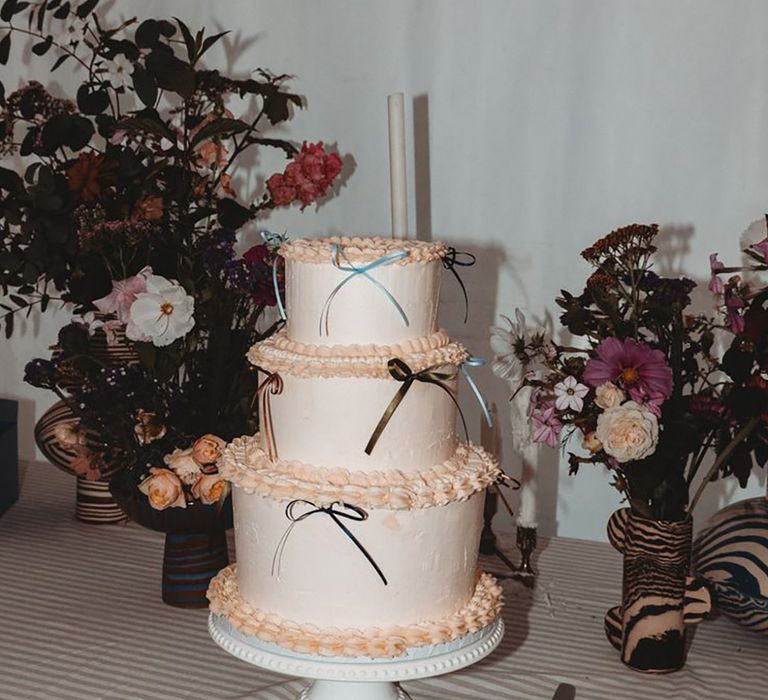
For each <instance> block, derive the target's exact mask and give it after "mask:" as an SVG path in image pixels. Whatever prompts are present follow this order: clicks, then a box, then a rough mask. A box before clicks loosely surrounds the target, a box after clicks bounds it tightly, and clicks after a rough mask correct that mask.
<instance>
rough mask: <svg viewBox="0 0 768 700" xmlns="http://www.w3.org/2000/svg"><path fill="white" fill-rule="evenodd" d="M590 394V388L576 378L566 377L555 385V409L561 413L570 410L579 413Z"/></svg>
mask: <svg viewBox="0 0 768 700" xmlns="http://www.w3.org/2000/svg"><path fill="white" fill-rule="evenodd" d="M588 393H589V387H586V386H584V385H583V384H580V383H579V382H578V381H577V380H576V377H570V376H569V377H566V378H565V379H563V381H562V382H560V383H558V384H555V396H556V397H557V398H556V399H555V408H557V409H558V410H559V411H567V410H568V409H570V410H572V411H575V412H576V413H579V412H580V411H581V409H582V408H584V397H585V396H586V395H587V394H588Z"/></svg>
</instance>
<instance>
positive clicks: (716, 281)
mask: <svg viewBox="0 0 768 700" xmlns="http://www.w3.org/2000/svg"><path fill="white" fill-rule="evenodd" d="M724 267H725V265H723V263H721V262H720V261H719V260H718V259H717V253H712V254H711V255H710V256H709V270H710V273H711V277H710V278H709V291H710V292H712V293H713V294H722V293H723V292H724V291H725V285H724V284H723V280H721V279H720V277H718V275H717V273H718V272H719V271H720V270H722V269H723V268H724Z"/></svg>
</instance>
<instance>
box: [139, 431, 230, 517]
mask: <svg viewBox="0 0 768 700" xmlns="http://www.w3.org/2000/svg"><path fill="white" fill-rule="evenodd" d="M226 444H227V443H226V442H225V441H224V440H222V439H221V438H220V437H217V436H216V435H210V434H208V435H203V436H202V437H200V438H198V439H197V440H196V441H195V443H194V444H193V445H192V447H188V448H187V449H185V450H182V449H175V450H174V451H173V452H172V453H171V454H169V455H166V456H165V458H164V461H165V463H166V465H167V466H168V468H167V469H164V468H161V467H151V468H150V470H149V476H148V477H146V478H145V479H144V480H143V481H142V482H141V483H140V484H139V491H141V492H142V493H144V494H146V495H147V498H148V499H149V504H150V505H151V506H152V507H153V508H155V509H157V510H164V509H165V508H186V507H187V499H188V498H189V497H191V499H192V500H193V501H199V502H200V503H203V504H211V503H219V502H221V501H223V500H224V498H226V496H227V494H228V493H229V482H228V481H226V480H225V479H223V478H222V477H221V476H219V470H218V466H217V464H218V461H219V459H220V458H221V454H222V450H223V449H224V446H225V445H226Z"/></svg>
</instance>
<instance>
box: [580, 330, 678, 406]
mask: <svg viewBox="0 0 768 700" xmlns="http://www.w3.org/2000/svg"><path fill="white" fill-rule="evenodd" d="M595 352H596V355H597V356H596V357H593V358H592V359H591V360H590V361H589V362H587V366H586V368H585V369H584V376H583V377H582V379H583V380H584V381H585V382H586V383H587V384H589V385H590V386H593V387H598V386H600V385H601V384H604V383H605V382H614V383H616V382H618V383H619V384H620V385H621V386H623V387H624V389H625V390H626V391H628V392H629V395H630V397H631V398H632V400H633V401H637V402H638V403H642V404H649V406H648V408H649V409H650V410H654V408H653V406H655V408H656V410H658V409H659V407H660V406H661V404H662V403H664V401H665V400H666V399H667V398H668V397H669V395H670V394H671V393H672V370H671V369H670V368H669V367H668V366H667V362H666V359H665V357H664V353H663V352H661V350H654V349H653V348H651V347H649V346H648V345H646V344H645V343H640V342H638V341H636V340H632V339H631V338H629V339H627V340H623V341H622V340H619V339H618V338H606V339H605V340H604V341H603V342H602V343H600V345H598V346H597V349H596V350H595ZM654 413H655V410H654Z"/></svg>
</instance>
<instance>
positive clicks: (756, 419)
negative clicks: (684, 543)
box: [688, 416, 762, 513]
mask: <svg viewBox="0 0 768 700" xmlns="http://www.w3.org/2000/svg"><path fill="white" fill-rule="evenodd" d="M761 420H762V418H761V417H760V416H753V417H752V418H750V419H749V421H748V422H747V423H746V424H745V425H744V426H743V427H742V428H741V430H739V432H738V433H736V435H735V436H734V437H733V440H731V441H730V442H729V443H728V445H727V446H726V447H725V449H724V450H723V451H722V452H721V453H720V454H719V455H717V458H716V459H715V462H714V464H713V465H712V466H711V467H710V470H709V471H708V472H707V473H706V475H705V476H704V478H703V479H702V481H701V483H700V484H699V488H698V489H697V490H696V494H695V495H694V497H693V498H692V499H691V502H690V504H689V505H688V513H692V512H693V509H694V508H695V507H696V504H697V503H698V502H699V499H700V498H701V494H702V493H704V489H705V488H706V486H707V484H708V483H709V482H710V481H711V480H712V477H714V476H715V474H717V472H718V470H719V469H720V467H721V466H723V464H725V463H726V461H728V459H729V458H730V456H731V454H733V451H734V450H735V449H736V448H737V447H738V446H739V445H740V444H741V443H742V442H744V440H746V439H747V438H748V437H749V435H750V433H751V432H752V431H753V430H754V429H755V428H756V427H757V426H758V425H759V424H760V421H761Z"/></svg>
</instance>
